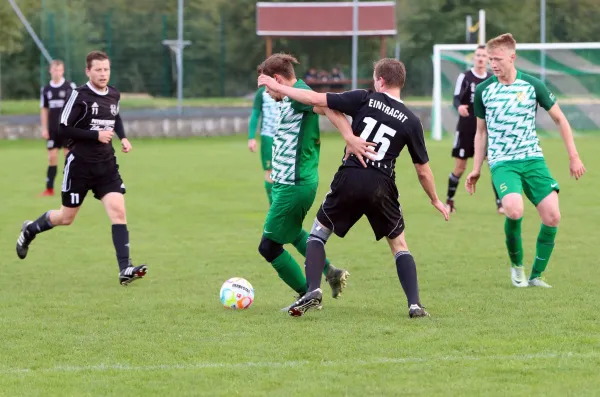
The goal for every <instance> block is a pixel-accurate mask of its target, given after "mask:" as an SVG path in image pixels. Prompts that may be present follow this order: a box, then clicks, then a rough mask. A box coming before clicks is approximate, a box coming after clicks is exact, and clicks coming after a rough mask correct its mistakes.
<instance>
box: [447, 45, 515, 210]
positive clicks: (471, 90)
mask: <svg viewBox="0 0 600 397" xmlns="http://www.w3.org/2000/svg"><path fill="white" fill-rule="evenodd" d="M473 57H474V61H473V67H472V68H471V69H470V70H468V71H466V72H464V73H461V74H460V75H458V78H457V79H456V86H455V88H454V107H455V108H456V110H458V114H459V118H458V124H457V126H456V134H455V136H454V145H453V146H452V157H454V158H455V159H456V160H455V165H454V170H453V171H452V172H451V173H450V176H449V178H448V196H447V198H446V208H447V209H448V211H449V212H456V208H455V207H454V195H455V194H456V188H457V187H458V182H459V181H460V177H461V176H462V174H463V173H464V172H465V169H466V167H467V159H469V158H472V157H473V155H474V154H475V132H476V130H477V120H476V118H475V113H474V109H473V100H474V98H475V88H476V87H477V85H478V84H479V83H481V82H483V81H485V80H487V79H488V78H489V77H491V76H492V74H491V73H489V72H488V71H487V63H488V55H487V52H486V50H485V46H484V45H481V46H479V47H477V49H476V50H475V54H474V55H473ZM492 189H493V190H494V194H495V195H496V206H497V208H498V212H499V213H504V210H503V208H502V202H501V201H500V199H499V198H498V194H497V193H496V189H494V187H493V185H492Z"/></svg>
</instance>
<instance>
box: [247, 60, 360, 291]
mask: <svg viewBox="0 0 600 397" xmlns="http://www.w3.org/2000/svg"><path fill="white" fill-rule="evenodd" d="M297 63H298V61H297V60H296V59H295V58H294V57H293V56H291V55H287V54H275V55H272V56H270V57H269V58H267V59H266V60H265V61H264V62H263V63H262V64H261V65H260V66H259V68H258V71H259V73H261V74H264V75H267V76H271V77H272V78H274V79H276V80H277V81H279V82H280V83H281V84H283V85H287V86H290V87H292V86H293V87H297V88H299V89H301V90H310V87H308V86H307V85H306V83H304V81H302V80H300V79H297V78H296V74H295V72H294V64H297ZM260 85H261V84H260V83H259V86H260ZM266 92H267V93H268V94H269V95H271V96H272V97H273V99H274V100H275V101H277V102H278V103H279V112H280V114H279V117H280V119H279V123H278V128H277V130H276V132H275V136H274V138H273V140H274V141H273V161H272V165H273V172H272V174H271V178H272V179H273V182H274V184H273V191H272V200H273V201H272V204H271V207H270V208H269V212H268V214H267V219H266V221H265V224H264V231H263V235H262V239H261V241H260V245H259V247H258V252H259V253H260V254H261V255H262V256H263V257H264V258H265V259H266V261H267V262H269V263H270V264H271V265H272V266H273V268H274V269H275V270H276V271H277V274H278V275H279V277H280V278H281V279H282V280H283V281H284V282H285V283H286V284H287V285H288V286H289V287H290V288H292V289H293V290H294V291H296V292H297V293H298V294H299V295H300V296H302V295H304V294H305V293H306V277H305V276H304V272H303V271H302V269H301V268H300V266H299V265H298V263H297V262H296V260H295V259H294V258H293V257H292V256H291V255H290V253H289V252H287V251H286V250H285V249H284V248H283V245H284V244H289V243H291V244H293V245H294V247H296V249H297V250H298V251H299V252H300V253H301V254H302V255H303V256H306V244H307V240H308V233H307V232H306V231H305V230H303V229H302V222H303V221H304V218H305V217H306V214H307V212H308V210H309V209H310V207H311V206H312V204H313V201H314V199H315V195H316V193H317V186H318V183H319V175H318V167H319V151H320V145H321V143H320V130H319V116H318V114H317V113H315V112H314V109H313V107H312V106H307V105H304V104H302V103H300V102H297V101H294V100H292V99H290V98H288V97H286V96H285V95H280V94H278V93H276V92H271V91H269V90H268V89H267V90H266ZM339 116H340V117H342V118H343V115H341V114H340V115H339ZM326 262H327V264H326V266H325V268H324V270H323V269H322V270H323V272H324V274H325V275H326V278H327V281H328V282H329V284H330V286H331V290H332V295H333V297H334V298H336V297H338V296H339V294H340V293H341V292H342V290H343V289H344V287H345V286H346V279H347V277H348V276H349V273H348V272H347V271H346V270H343V269H337V268H335V267H334V266H333V265H331V264H330V263H329V261H328V260H326Z"/></svg>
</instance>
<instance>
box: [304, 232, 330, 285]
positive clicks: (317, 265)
mask: <svg viewBox="0 0 600 397" xmlns="http://www.w3.org/2000/svg"><path fill="white" fill-rule="evenodd" d="M323 269H325V243H324V242H323V240H321V239H320V238H318V237H314V236H310V237H309V238H308V243H307V244H306V262H305V271H306V281H307V283H308V290H309V291H314V290H315V289H317V288H321V277H322V275H323Z"/></svg>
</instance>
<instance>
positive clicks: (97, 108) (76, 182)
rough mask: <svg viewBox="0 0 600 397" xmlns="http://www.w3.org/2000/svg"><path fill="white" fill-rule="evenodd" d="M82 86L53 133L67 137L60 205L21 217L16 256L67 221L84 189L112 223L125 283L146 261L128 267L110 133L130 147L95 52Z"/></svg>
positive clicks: (116, 96) (105, 67)
mask: <svg viewBox="0 0 600 397" xmlns="http://www.w3.org/2000/svg"><path fill="white" fill-rule="evenodd" d="M86 65H87V66H86V74H87V76H88V77H89V79H90V80H89V81H88V82H87V84H85V85H83V86H81V87H78V88H76V89H74V90H73V92H72V94H71V96H70V97H69V100H68V101H67V103H66V105H65V107H64V109H63V112H62V115H61V118H60V131H59V135H61V136H62V137H63V138H68V139H69V140H70V144H69V150H70V152H69V155H68V156H67V159H66V164H65V173H64V178H63V183H62V207H61V208H60V209H59V210H51V211H48V212H46V213H44V214H43V215H42V216H40V217H39V218H38V219H37V220H36V221H34V222H31V221H25V223H24V224H23V227H22V229H21V234H20V235H19V238H18V240H17V255H18V256H19V258H21V259H25V257H26V256H27V252H28V250H29V245H30V244H31V242H32V241H33V239H35V237H36V235H37V234H39V233H42V232H45V231H48V230H50V229H52V228H53V227H55V226H68V225H70V224H72V223H73V221H74V220H75V217H76V216H77V213H78V212H79V208H80V206H81V204H83V200H84V199H85V196H86V195H87V193H88V191H90V190H91V191H92V192H94V197H95V198H96V199H98V200H100V201H102V204H104V208H105V209H106V213H107V214H108V217H109V218H110V220H111V223H112V239H113V244H114V246H115V251H116V254H117V262H118V265H119V270H120V272H119V282H120V283H121V285H127V284H129V283H131V282H132V281H134V280H136V279H138V278H142V277H144V276H145V275H146V270H147V269H146V265H141V266H133V265H132V263H131V259H130V257H129V232H128V230H127V220H126V216H125V198H124V196H123V195H124V194H125V185H124V184H123V180H122V179H121V175H120V174H119V166H118V165H117V158H116V157H115V150H114V149H113V146H112V142H111V140H112V137H113V135H114V134H115V133H116V134H117V136H118V137H119V138H120V139H121V145H122V147H123V152H125V153H128V152H129V151H131V143H129V140H128V139H127V138H126V137H125V131H124V129H123V122H122V120H121V116H120V115H119V100H120V97H121V94H120V93H119V91H117V90H116V89H115V88H113V87H111V86H109V85H108V80H109V78H110V60H109V59H108V56H107V55H106V54H104V53H103V52H100V51H93V52H91V53H89V54H88V55H87V58H86Z"/></svg>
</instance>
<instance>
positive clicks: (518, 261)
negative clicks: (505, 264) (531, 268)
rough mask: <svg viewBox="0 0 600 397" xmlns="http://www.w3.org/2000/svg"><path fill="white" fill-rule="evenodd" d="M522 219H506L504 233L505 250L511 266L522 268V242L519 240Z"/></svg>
mask: <svg viewBox="0 0 600 397" xmlns="http://www.w3.org/2000/svg"><path fill="white" fill-rule="evenodd" d="M522 221H523V218H519V219H516V220H515V219H510V218H509V217H506V221H505V222H504V233H505V234H506V249H507V250H508V256H509V257H510V263H511V264H512V265H513V266H523V241H522V240H521V222H522Z"/></svg>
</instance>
